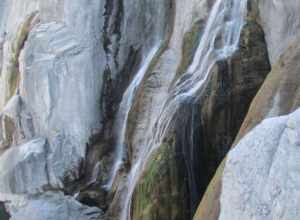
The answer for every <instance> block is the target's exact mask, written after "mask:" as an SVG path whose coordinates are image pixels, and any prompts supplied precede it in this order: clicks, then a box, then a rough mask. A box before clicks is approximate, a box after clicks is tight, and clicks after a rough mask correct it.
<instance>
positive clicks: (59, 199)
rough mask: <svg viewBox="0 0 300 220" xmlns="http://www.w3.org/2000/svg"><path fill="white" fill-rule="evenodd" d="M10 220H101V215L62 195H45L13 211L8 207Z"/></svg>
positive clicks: (94, 208)
mask: <svg viewBox="0 0 300 220" xmlns="http://www.w3.org/2000/svg"><path fill="white" fill-rule="evenodd" d="M9 209H10V211H11V213H12V216H11V218H10V219H11V220H23V219H30V220H102V219H103V213H102V211H101V210H100V209H98V208H96V207H88V206H85V205H82V204H80V203H79V202H78V201H76V200H75V199H74V198H72V197H69V196H64V195H63V194H62V193H46V194H44V195H41V196H37V197H32V198H30V199H28V200H27V201H26V202H24V203H23V204H22V205H20V206H19V207H18V209H17V210H15V207H13V205H12V206H10V207H9Z"/></svg>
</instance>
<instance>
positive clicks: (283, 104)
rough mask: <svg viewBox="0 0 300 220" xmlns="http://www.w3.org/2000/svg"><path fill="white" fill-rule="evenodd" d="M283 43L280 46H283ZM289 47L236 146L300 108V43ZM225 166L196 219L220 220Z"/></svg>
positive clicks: (219, 172) (249, 117)
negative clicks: (265, 121) (262, 125)
mask: <svg viewBox="0 0 300 220" xmlns="http://www.w3.org/2000/svg"><path fill="white" fill-rule="evenodd" d="M287 12H288V11H287ZM286 16H288V15H286ZM295 22H296V21H295ZM280 43H281V42H278V44H279V45H280ZM289 43H290V44H291V45H290V46H287V45H285V47H287V49H286V50H285V53H284V54H283V55H281V56H280V58H279V60H278V61H277V62H276V63H274V64H273V67H272V71H271V73H270V74H269V75H268V77H267V78H266V80H265V82H264V84H263V86H262V88H261V89H260V90H259V92H258V94H257V95H256V97H255V98H254V100H253V102H252V104H251V106H250V109H249V111H248V114H247V116H246V117H245V120H244V122H243V125H242V127H241V129H240V131H239V133H238V135H237V137H236V139H235V143H234V145H235V144H237V143H238V142H239V141H240V140H241V138H242V137H243V136H244V135H245V134H247V132H249V131H250V130H251V129H253V128H254V127H255V126H256V125H257V124H259V123H260V122H261V121H262V120H263V119H265V118H268V117H274V116H279V115H284V114H288V113H290V112H292V111H294V110H296V109H297V108H298V107H299V105H300V103H299V97H298V96H299V94H298V93H299V92H298V87H299V80H298V78H299V77H298V76H299V67H298V61H299V40H294V41H290V42H289ZM269 50H270V48H269ZM270 53H272V51H271V52H269V54H270ZM224 165H225V161H223V163H222V164H221V165H220V167H219V168H218V170H217V172H216V174H215V176H214V178H213V179H212V181H211V183H210V186H209V187H208V189H207V191H206V193H205V196H204V198H203V199H202V201H201V204H200V206H199V208H198V212H197V214H196V215H195V217H194V219H201V218H205V219H217V218H218V216H219V211H220V210H219V209H216V207H219V198H220V192H221V185H222V183H221V178H222V174H223V169H224Z"/></svg>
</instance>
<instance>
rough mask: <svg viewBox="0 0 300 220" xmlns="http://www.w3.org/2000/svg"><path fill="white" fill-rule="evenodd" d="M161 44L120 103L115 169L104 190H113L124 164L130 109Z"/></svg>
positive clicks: (151, 54)
mask: <svg viewBox="0 0 300 220" xmlns="http://www.w3.org/2000/svg"><path fill="white" fill-rule="evenodd" d="M160 45H161V43H160V42H159V43H157V45H156V46H155V47H153V49H152V50H151V51H150V52H149V54H148V56H147V57H146V58H145V59H144V60H143V61H142V65H141V68H140V69H139V71H138V72H137V74H136V75H135V77H134V79H133V80H132V82H131V83H130V85H129V87H128V88H127V89H126V91H125V93H124V95H123V97H122V101H121V103H120V107H119V110H118V113H117V117H116V124H115V126H114V127H115V128H114V132H115V133H116V137H117V140H116V155H115V160H114V163H113V167H112V170H111V173H110V177H109V180H108V182H107V183H106V184H105V185H104V188H105V189H107V190H109V189H111V187H112V185H113V183H114V180H115V178H116V176H117V174H118V171H119V169H120V167H121V165H122V163H123V159H124V143H125V135H126V127H127V121H128V115H129V112H130V109H131V107H132V104H133V101H134V98H135V96H136V91H137V89H138V88H139V86H140V84H141V82H142V81H143V78H144V76H145V74H146V72H147V70H148V67H149V65H150V63H151V61H152V60H153V58H154V57H155V55H156V53H157V52H158V50H159V47H160Z"/></svg>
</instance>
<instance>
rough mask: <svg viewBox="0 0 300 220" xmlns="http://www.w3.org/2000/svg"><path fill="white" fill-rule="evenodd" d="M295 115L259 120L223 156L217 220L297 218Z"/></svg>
mask: <svg viewBox="0 0 300 220" xmlns="http://www.w3.org/2000/svg"><path fill="white" fill-rule="evenodd" d="M299 137H300V110H297V111H295V112H294V113H292V114H290V115H288V116H282V117H275V118H270V119H266V120H264V121H263V122H262V123H261V124H259V125H258V126H257V127H256V128H255V129H253V130H252V131H251V132H249V133H248V134H247V135H246V136H245V137H244V138H243V139H242V140H241V141H240V142H239V144H237V146H236V147H235V148H234V149H233V150H232V151H231V152H230V153H229V154H228V156H227V162H226V166H225V170H224V174H223V178H222V179H223V181H222V183H223V184H222V194H221V213H220V218H219V219H220V220H229V219H230V220H239V219H245V220H247V219H254V220H262V219H264V220H268V219H270V220H271V219H285V220H293V219H299V218H300V212H299V205H300V199H299V198H300V193H299V188H300V179H299V157H300V154H299V146H300V142H299Z"/></svg>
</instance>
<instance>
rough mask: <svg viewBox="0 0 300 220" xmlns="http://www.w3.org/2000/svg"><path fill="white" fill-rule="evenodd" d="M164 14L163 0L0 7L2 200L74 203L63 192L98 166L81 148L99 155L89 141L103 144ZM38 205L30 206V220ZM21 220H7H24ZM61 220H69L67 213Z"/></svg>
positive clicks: (158, 36) (28, 0) (160, 31)
mask: <svg viewBox="0 0 300 220" xmlns="http://www.w3.org/2000/svg"><path fill="white" fill-rule="evenodd" d="M158 5H159V7H157V6H158ZM168 10H169V1H164V2H161V1H160V0H155V1H152V0H151V1H150V0H143V1H138V0H130V1H126V4H125V3H123V2H122V1H117V0H116V1H108V0H107V1H105V0H100V1H99V0H91V1H85V0H76V1H73V0H56V1H48V0H25V1H18V0H13V1H11V0H3V1H1V3H0V90H1V95H0V122H1V126H0V152H1V154H2V155H1V156H0V164H2V165H3V166H1V171H0V173H1V177H0V179H1V189H0V191H1V192H4V193H5V195H3V194H0V201H5V202H14V201H15V200H18V199H16V195H17V194H22V193H27V194H37V193H39V194H43V193H46V192H47V191H57V190H60V191H62V192H64V193H69V194H75V193H77V192H76V191H73V190H70V189H69V188H72V189H75V190H77V189H78V188H79V187H73V185H79V186H80V187H81V186H83V187H85V186H86V184H89V183H90V179H88V178H85V177H86V176H87V177H89V175H92V173H93V168H94V167H93V166H94V165H95V164H94V163H93V161H91V163H90V165H91V166H92V168H91V167H89V166H88V165H87V164H88V163H85V161H86V159H87V158H86V155H87V144H88V142H91V143H89V145H88V146H90V147H95V148H96V147H97V146H99V145H95V146H94V141H93V140H92V139H93V137H94V136H95V134H97V135H99V134H101V135H102V137H104V138H103V139H105V138H107V136H108V137H109V135H110V123H111V120H112V117H113V114H114V112H115V109H116V105H117V104H118V103H119V101H120V99H121V96H122V93H123V91H124V89H125V88H126V87H127V86H128V83H129V81H130V79H132V77H133V76H134V74H135V72H136V69H137V67H138V65H139V63H140V61H141V59H142V58H143V57H144V56H145V54H147V52H148V51H149V50H150V49H151V48H152V46H153V45H154V44H156V43H157V42H159V43H160V41H163V40H164V37H165V32H167V31H168V27H167V24H168V22H169V19H168V16H169V13H168ZM161 17H162V18H165V19H163V20H162V21H160V20H159V19H160V18H161ZM158 21H159V22H158ZM141 30H143V31H141ZM105 132H107V133H106V134H109V135H106V134H105ZM103 139H102V140H101V141H103V142H105V141H106V140H103ZM41 140H43V141H41ZM103 142H102V144H101V146H103V148H105V149H107V148H109V150H108V151H110V152H112V151H113V147H112V146H111V145H109V146H104V144H103ZM88 150H89V151H88V152H90V149H88ZM102 150H103V149H101V150H100V151H102ZM97 151H99V149H97ZM106 153H107V152H106ZM107 154H108V153H107ZM100 159H101V158H100ZM98 160H99V158H97V161H96V162H98ZM85 168H91V169H85ZM2 174H3V175H2ZM102 175H105V174H104V173H103V174H102ZM98 184H99V183H98ZM97 188H99V189H101V186H100V185H97ZM60 197H61V199H64V198H63V196H60ZM31 199H32V198H31V197H25V198H24V200H29V201H28V202H29V204H30V201H31ZM43 200H45V201H46V202H47V200H48V197H46V198H43ZM66 200H68V199H66ZM42 204H43V203H42V202H36V203H34V205H28V206H27V208H26V210H27V211H26V212H27V213H29V214H28V215H29V216H28V218H29V219H32V218H30V215H31V214H30V212H31V213H32V214H33V212H35V210H34V209H33V208H35V209H36V208H37V207H38V206H42ZM51 204H52V203H51V202H50V203H49V206H50V205H51ZM90 205H91V206H95V205H98V204H90ZM79 206H80V205H77V207H79ZM65 207H68V203H67V204H66V206H65ZM17 208H18V207H17ZM30 209H32V210H30ZM54 209H56V208H55V207H54ZM74 209H75V211H74V214H72V216H76V215H77V214H76V209H77V208H76V207H74ZM43 210H44V211H45V210H47V209H46V208H45V209H43ZM63 211H67V209H66V210H64V208H60V211H59V212H63ZM77 212H80V209H79V210H77ZM16 213H17V211H16ZM20 213H22V212H21V211H20ZM20 213H19V214H17V215H15V216H14V217H13V219H23V216H22V215H21V214H20ZM56 213H57V212H56ZM57 214H58V213H57ZM60 214H61V215H62V216H61V219H67V218H65V216H66V215H69V214H70V213H60ZM39 215H41V216H40V217H39V219H53V218H54V216H55V214H53V216H52V218H51V217H49V218H48V217H47V215H52V214H51V213H44V215H45V218H44V217H43V215H42V214H39ZM21 216H22V217H21ZM78 218H79V219H90V218H89V217H83V216H80V215H79V216H78ZM97 218H98V217H97ZM54 219H57V218H54ZM70 219H73V218H72V217H70Z"/></svg>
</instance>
